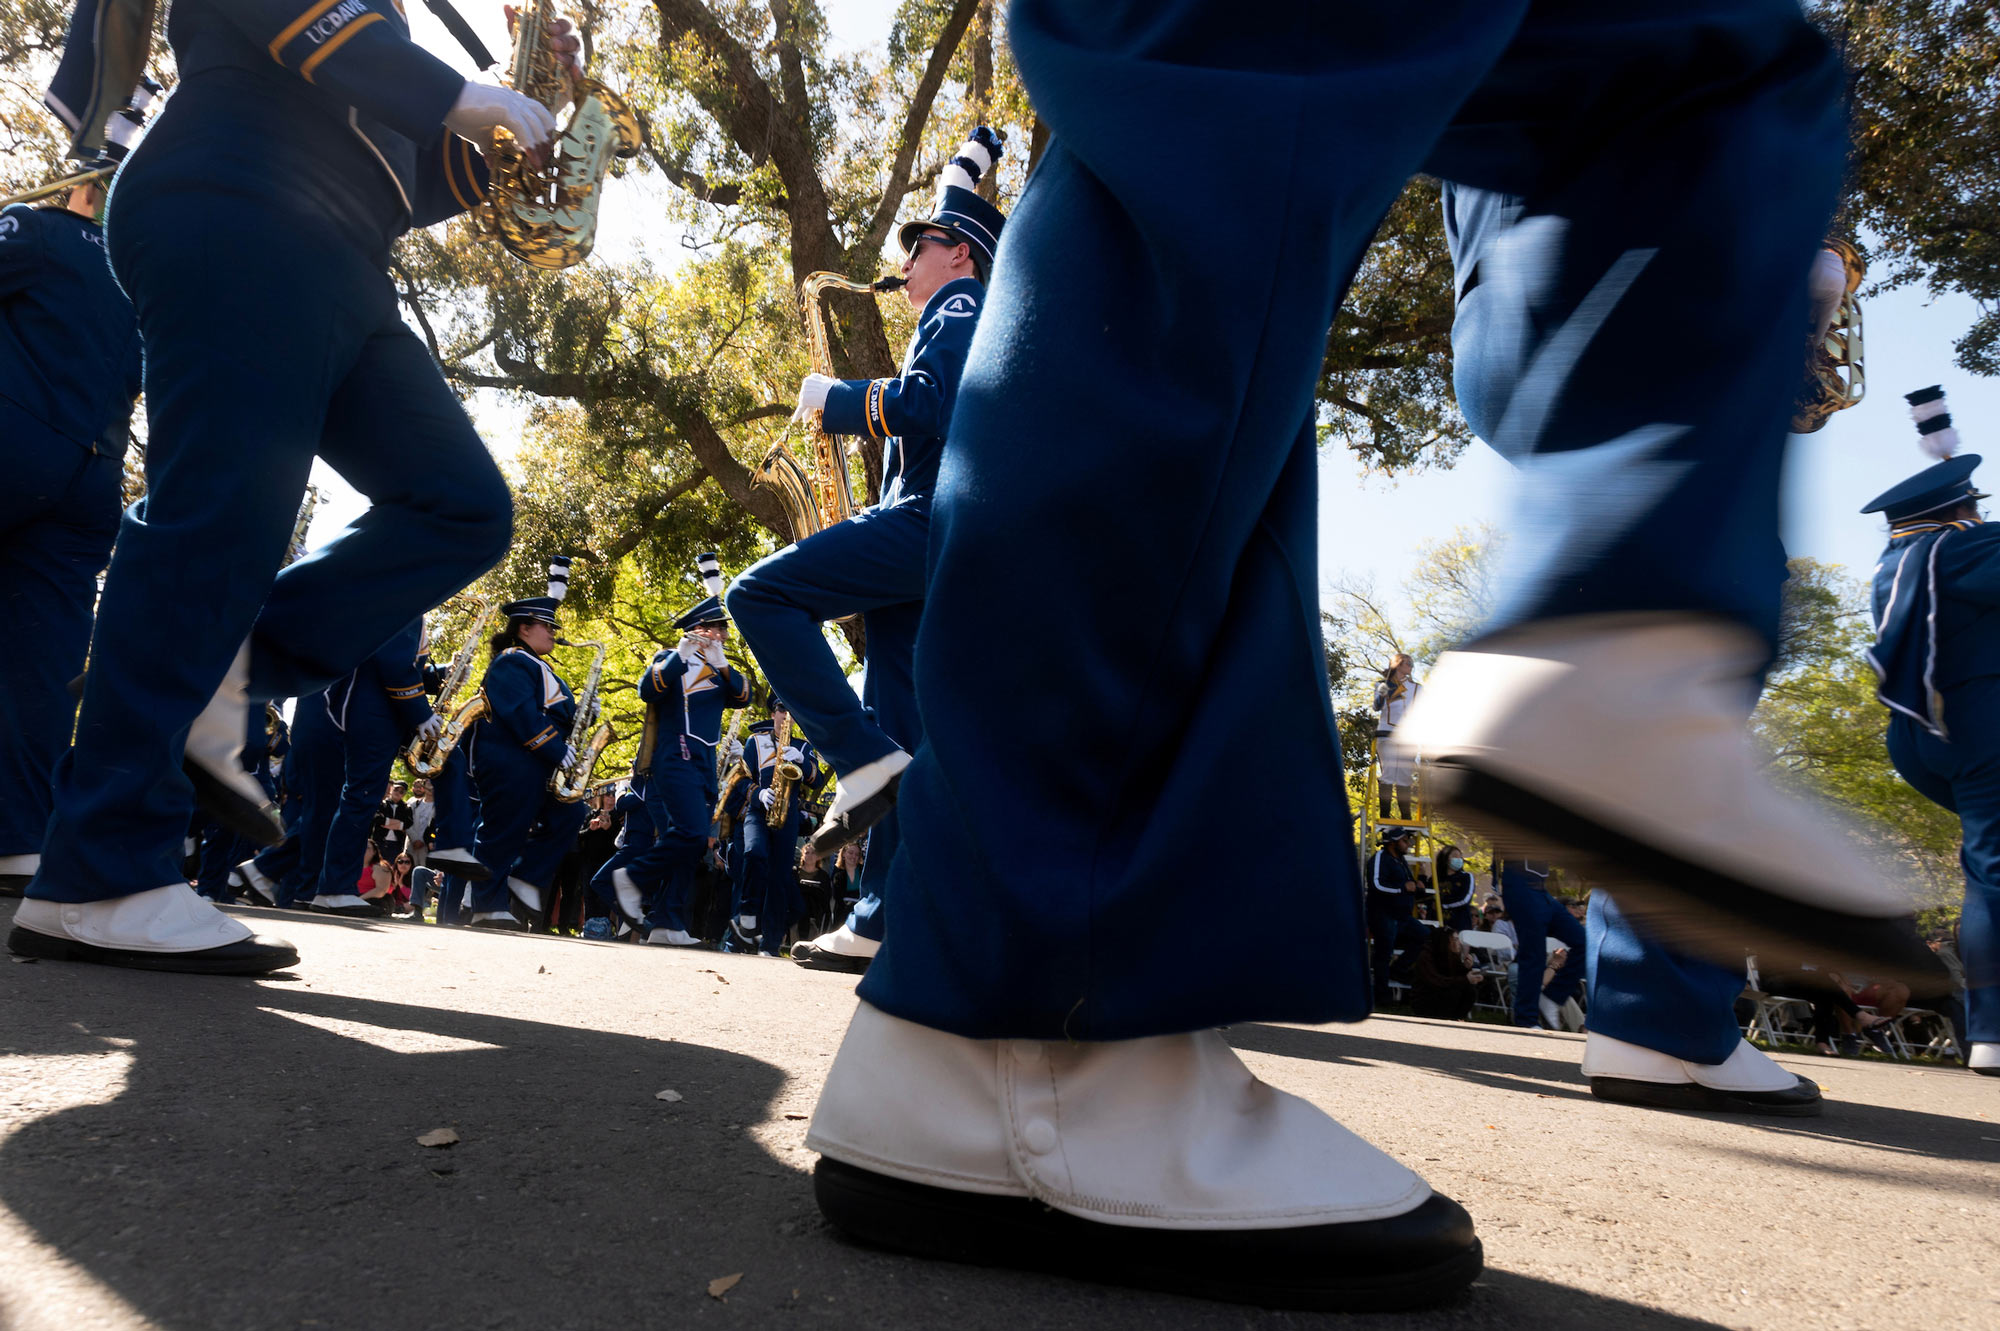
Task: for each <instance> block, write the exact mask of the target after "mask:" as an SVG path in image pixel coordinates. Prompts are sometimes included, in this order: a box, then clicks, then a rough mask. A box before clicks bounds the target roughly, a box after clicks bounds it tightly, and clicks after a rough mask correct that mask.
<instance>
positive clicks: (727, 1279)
mask: <svg viewBox="0 0 2000 1331" xmlns="http://www.w3.org/2000/svg"><path fill="white" fill-rule="evenodd" d="M742 1278H743V1273H742V1272H741V1271H738V1272H737V1273H736V1274H735V1275H733V1276H717V1277H716V1278H715V1279H713V1280H711V1281H709V1282H708V1297H709V1298H711V1299H719V1298H721V1297H722V1296H723V1295H725V1294H727V1293H728V1292H729V1291H730V1290H732V1289H735V1288H736V1282H737V1281H739V1280H741V1279H742Z"/></svg>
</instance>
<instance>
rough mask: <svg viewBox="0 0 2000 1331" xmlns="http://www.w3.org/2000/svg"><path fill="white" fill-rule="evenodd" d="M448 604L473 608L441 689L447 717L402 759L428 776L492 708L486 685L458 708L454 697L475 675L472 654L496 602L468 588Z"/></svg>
mask: <svg viewBox="0 0 2000 1331" xmlns="http://www.w3.org/2000/svg"><path fill="white" fill-rule="evenodd" d="M447 604H449V605H457V606H463V607H465V608H466V609H467V610H468V611H469V612H470V617H469V618H468V620H467V623H466V632H465V641H464V642H463V643H462V644H461V645H460V646H459V649H458V653H457V655H455V656H453V657H452V658H451V669H450V670H448V671H447V672H446V673H445V677H444V684H443V687H441V688H439V689H438V696H437V711H438V712H439V714H441V715H443V716H444V717H445V718H446V719H445V723H444V726H443V727H442V728H441V729H440V730H439V731H438V733H437V737H436V738H434V739H425V738H424V737H423V736H421V735H419V736H417V738H415V739H413V740H411V741H410V748H409V751H408V752H407V753H405V754H404V755H403V760H404V761H405V762H406V763H408V764H409V766H410V771H411V772H412V773H414V774H415V775H417V776H421V777H424V778H426V779H428V778H430V777H434V776H436V775H437V774H438V773H439V772H442V771H443V770H444V765H445V762H446V760H448V759H449V758H450V757H451V753H452V750H453V749H456V748H457V747H458V745H459V741H461V740H463V739H464V738H465V736H466V733H467V732H468V731H469V730H471V728H472V724H473V722H475V721H477V720H478V719H479V718H480V717H482V716H484V715H486V713H487V712H488V711H489V710H490V706H489V704H488V703H487V701H486V693H485V690H483V689H482V690H480V691H479V692H477V693H475V694H473V696H472V697H471V698H470V699H469V700H467V701H466V702H465V703H464V704H463V705H460V706H458V707H457V708H456V710H454V700H455V699H456V698H457V697H458V693H459V690H460V689H462V688H464V687H465V683H466V681H467V680H468V679H470V678H471V677H472V662H473V658H474V656H475V655H476V654H477V653H478V651H479V642H480V639H481V638H483V637H484V636H485V634H486V625H487V624H488V623H489V622H491V620H492V618H493V615H494V609H493V603H492V602H491V601H489V600H488V599H487V598H486V597H484V596H475V595H473V594H471V593H470V592H468V593H466V594H464V595H463V596H457V597H453V598H452V600H451V601H449V602H447Z"/></svg>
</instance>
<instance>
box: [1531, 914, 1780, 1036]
mask: <svg viewBox="0 0 2000 1331" xmlns="http://www.w3.org/2000/svg"><path fill="white" fill-rule="evenodd" d="M1510 909H1511V908H1510ZM1585 935H1586V939H1587V943H1586V955H1587V959H1588V966H1589V970H1588V974H1589V983H1590V1029H1591V1030H1593V1031H1596V1032H1598V1033H1599V1034H1601V1035H1608V1036H1610V1037H1611V1038H1612V1039H1614V1040H1624V1041H1625V1042H1627V1043H1628V1044H1636V1045H1641V1046H1644V1047H1645V1048H1647V1049H1657V1050H1659V1051H1660V1052H1661V1053H1663V1054H1668V1055H1671V1056H1672V1057H1674V1058H1680V1059H1685V1060H1687V1061H1688V1062H1690V1063H1720V1062H1723V1061H1724V1060H1725V1059H1727V1058H1728V1057H1729V1056H1730V1054H1732V1053H1734V1052H1735V1050H1736V1046H1737V1045H1738V1044H1739V1043H1740V1042H1741V1041H1742V1038H1743V1032H1742V1030H1741V1028H1739V1027H1738V1026H1737V1024H1736V996H1737V995H1738V994H1740V993H1742V992H1743V971H1742V969H1741V968H1740V967H1739V968H1736V969H1731V968H1729V967H1727V966H1718V965H1716V964H1715V963H1714V962H1711V961H1704V960H1702V959H1700V958H1698V957H1690V956H1685V955H1683V954H1681V953H1679V952H1675V951H1672V950H1670V949H1668V948H1666V947H1663V946H1662V945H1661V944H1659V943H1658V942H1656V941H1655V940H1654V939H1653V938H1651V937H1650V936H1649V935H1646V934H1642V933H1640V932H1639V931H1638V930H1637V929H1634V928H1633V927H1632V924H1631V922H1630V921H1628V920H1627V919H1626V918H1625V916H1624V915H1623V914H1621V913H1620V912H1619V910H1618V906H1617V903H1616V902H1614V901H1613V900H1612V899H1611V895H1610V894H1609V893H1607V892H1602V891H1598V892H1592V893H1591V894H1590V918H1589V920H1588V927H1587V928H1586V930H1585ZM1526 941H1527V935H1526V934H1523V935H1522V942H1523V943H1525V942H1526Z"/></svg>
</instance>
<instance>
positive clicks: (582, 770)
mask: <svg viewBox="0 0 2000 1331" xmlns="http://www.w3.org/2000/svg"><path fill="white" fill-rule="evenodd" d="M565 645H567V646H571V647H593V648H595V649H596V651H595V653H594V654H593V655H592V656H591V659H590V674H589V676H588V677H586V679H585V680H584V685H583V692H581V693H579V694H577V695H576V720H575V721H574V722H573V723H572V724H571V725H570V728H569V749H570V755H571V756H570V760H569V762H568V763H566V764H564V765H563V766H561V767H558V768H557V769H556V770H555V774H554V775H552V776H551V777H549V793H550V794H552V795H554V796H555V797H556V799H557V800H559V801H561V802H562V803H564V804H575V803H576V802H577V801H578V800H580V799H582V798H583V797H584V796H586V795H588V794H589V793H590V774H591V771H592V770H593V769H594V768H595V767H596V766H597V759H598V756H599V755H600V754H602V753H603V752H604V746H605V745H607V744H609V743H610V742H611V726H610V723H608V722H606V723H604V724H601V725H600V724H599V723H598V719H597V718H598V715H599V713H600V712H601V711H602V710H603V708H602V706H601V704H600V703H599V702H598V700H597V688H598V685H599V683H600V682H601V681H602V680H603V678H604V654H605V652H606V651H607V650H608V649H607V648H606V647H605V645H604V644H603V643H601V642H577V643H568V644H565ZM593 727H594V728H595V729H594V730H593ZM586 734H588V735H590V740H589V742H588V743H586V742H585V741H584V738H583V737H584V736H585V735H586Z"/></svg>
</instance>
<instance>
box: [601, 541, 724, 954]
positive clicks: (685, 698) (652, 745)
mask: <svg viewBox="0 0 2000 1331" xmlns="http://www.w3.org/2000/svg"><path fill="white" fill-rule="evenodd" d="M700 572H701V576H702V579H703V581H704V583H705V584H706V585H707V589H708V595H707V596H706V597H705V598H703V599H702V600H701V601H699V602H697V603H696V604H695V605H693V606H692V607H690V608H689V609H687V610H685V611H683V612H681V614H680V615H678V616H677V617H676V618H675V619H674V627H675V628H678V629H679V630H681V633H682V635H683V636H682V638H681V640H680V642H679V643H677V644H676V645H674V646H672V647H666V648H662V649H661V650H660V651H659V653H658V654H656V655H655V656H654V657H653V659H652V661H651V663H649V664H648V665H647V667H646V669H645V672H644V673H643V674H641V675H640V676H639V679H638V690H639V697H640V700H641V701H643V702H644V703H645V704H646V719H645V728H644V730H643V731H642V733H641V735H640V738H639V752H638V754H637V755H636V757H635V758H634V759H633V764H632V785H633V788H634V789H635V790H640V791H641V792H642V794H643V797H644V799H645V801H646V816H647V821H648V822H649V823H650V824H651V826H652V834H653V840H652V844H651V845H650V846H648V847H646V848H645V849H643V850H640V851H638V852H637V853H635V854H634V855H632V856H631V857H630V858H629V859H628V860H626V862H625V863H624V864H622V865H620V866H618V867H617V868H616V869H613V870H612V872H611V876H610V881H611V886H612V891H613V894H614V896H615V897H616V899H617V901H618V904H619V910H620V912H621V914H622V915H623V916H624V917H625V919H626V921H627V922H628V923H631V924H633V925H635V926H637V927H640V928H642V929H644V930H645V934H646V941H647V942H648V943H652V944H655V945H658V946H662V947H693V946H695V945H696V944H697V943H699V942H700V941H701V940H700V936H699V930H698V929H697V927H696V923H695V921H694V920H692V919H690V918H689V907H690V905H691V903H692V899H693V896H694V885H695V871H696V870H697V869H699V868H700V866H701V861H702V857H703V856H704V855H706V854H707V853H708V850H709V847H710V845H711V842H712V839H713V834H714V812H715V801H716V796H717V793H718V791H719V789H720V784H721V783H720V779H719V778H718V777H717V775H716V770H715V769H716V761H715V749H716V745H718V744H720V743H721V742H722V714H723V712H724V711H725V710H727V709H729V708H732V707H747V706H748V705H749V703H750V681H749V679H748V678H747V677H746V676H745V675H744V674H743V672H742V671H740V670H738V669H736V667H735V666H733V665H731V664H729V661H728V658H727V657H725V656H724V655H723V649H722V643H723V640H724V636H725V635H726V634H727V632H728V624H729V614H728V612H727V611H726V610H724V609H723V605H722V572H721V567H720V565H719V564H718V563H717V561H716V557H715V555H714V554H705V555H703V556H701V559H700Z"/></svg>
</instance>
